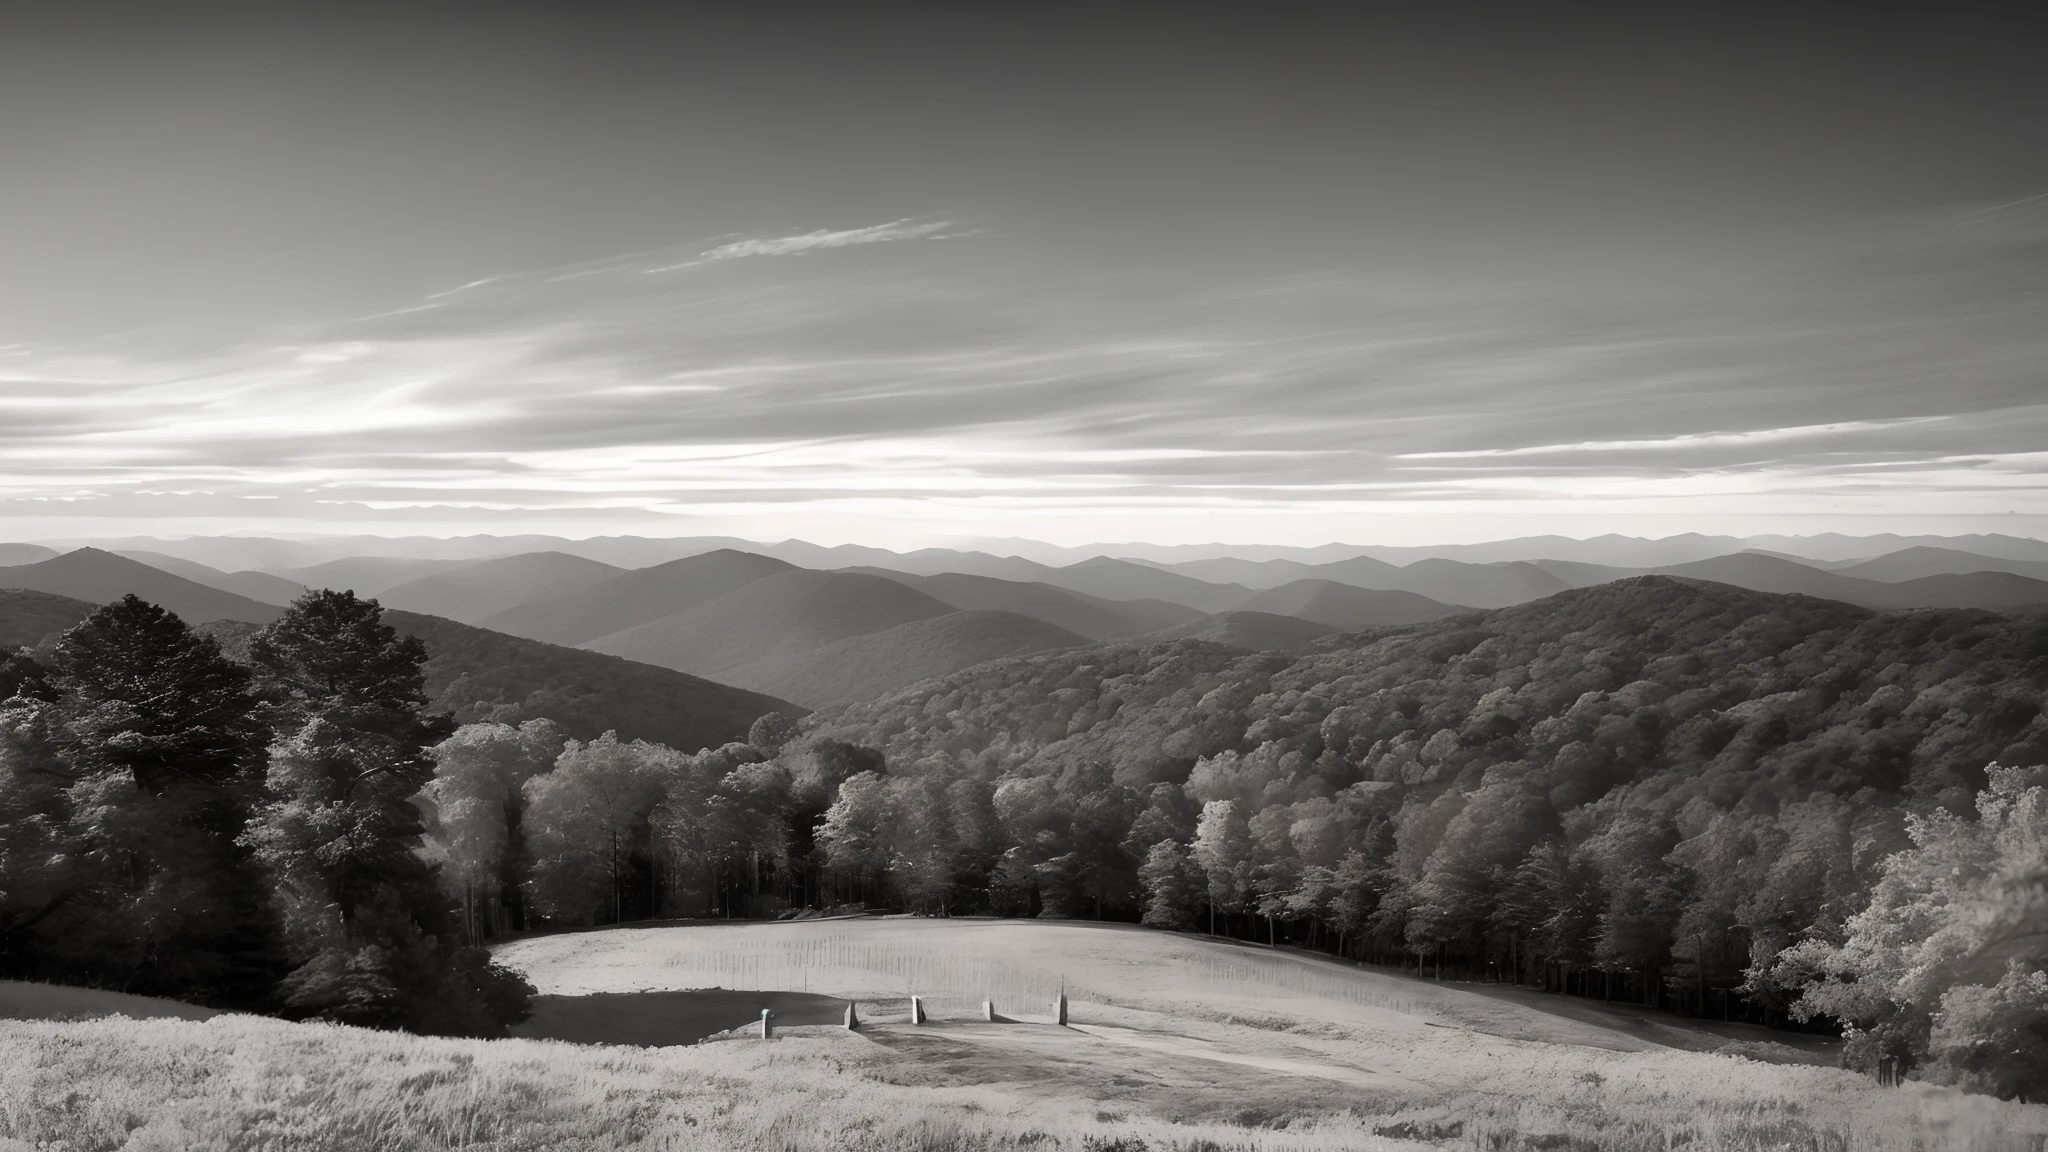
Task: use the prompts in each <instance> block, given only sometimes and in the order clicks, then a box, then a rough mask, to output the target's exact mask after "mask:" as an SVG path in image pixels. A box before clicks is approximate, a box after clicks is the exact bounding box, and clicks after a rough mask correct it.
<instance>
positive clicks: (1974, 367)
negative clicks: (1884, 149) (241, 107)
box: [0, 221, 2048, 539]
mask: <svg viewBox="0 0 2048 1152" xmlns="http://www.w3.org/2000/svg"><path fill="white" fill-rule="evenodd" d="M949 229H950V226H949V225H946V224H943V223H912V222H910V221H896V222H893V223H890V224H885V225H877V226H874V227H870V228H861V229H851V230H845V231H833V232H814V233H807V234H802V235H795V236H787V237H781V238H775V239H759V240H736V241H731V242H728V243H725V244H721V245H718V246H716V247H712V248H710V249H707V250H705V251H704V252H702V253H700V254H699V255H698V256H697V257H696V259H697V260H698V261H699V262H700V263H701V264H702V269H703V270H702V272H701V274H696V275H690V276H671V277H649V276H644V275H639V274H637V273H638V271H639V269H640V268H641V267H642V266H644V265H646V264H647V263H650V262H651V261H650V259H649V258H645V257H643V258H640V259H638V260H637V261H629V260H623V259H622V260H614V261H609V262H606V263H605V264H604V265H603V266H601V267H599V266H593V267H592V268H590V269H588V271H589V272H590V274H588V275H579V276H577V277H575V278H574V279H564V278H560V277H556V276H551V275H549V274H548V273H546V272H544V271H543V272H529V273H519V274H514V275H509V276H503V277H496V278H493V279H491V280H490V281H489V282H480V283H477V284H474V285H468V286H465V289H464V290H461V291H458V292H456V293H454V294H451V295H445V296H444V298H443V299H442V300H441V301H439V303H440V305H441V306H440V307H436V308H433V309H430V310H426V311H411V312H396V313H390V314H386V315H382V316H378V317H373V318H367V319H361V320H353V321H347V322H340V323H336V324H331V325H324V326H318V327H317V328H316V329H314V330H309V331H305V332H297V333H292V334H290V336H289V338H279V339H277V340H275V341H273V342H271V343H269V344H268V345H267V346H259V345H253V344H252V345H250V346H237V347H231V348H222V349H217V350H214V351H211V352H204V353H199V354H193V353H188V352H184V351H178V352H169V351H166V352H161V353H157V354H154V355H152V354H149V353H147V352H146V351H140V350H137V349H136V348H134V347H124V348H122V349H119V350H105V349H102V350H94V349H84V350H77V349H74V350H64V349H60V348H51V347H41V346H38V347H34V348H23V349H16V350H12V351H11V352H10V354H9V355H8V356H7V357H6V359H5V362H4V365H0V412H4V413H5V414H6V418H5V419H0V517H8V516H13V517H29V516H33V515H46V514H48V513H49V510H51V509H56V508H59V507H61V508H63V509H67V510H69V511H70V512H73V513H78V514H80V515H85V514H90V515H95V516H100V517H103V518H108V519H116V520H117V519H121V518H124V517H125V518H130V519H133V520H141V521H149V520H157V521H160V520H162V519H163V518H165V517H168V516H172V515H174V514H175V515H178V516H187V517H200V518H203V517H213V518H216V519H217V520H219V521H221V522H224V523H235V524H237V525H238V524H239V522H238V521H237V518H238V517H246V516H247V515H249V512H248V508H249V502H251V501H261V502H262V503H263V504H264V505H265V510H264V512H263V515H264V516H266V517H268V518H269V521H268V522H272V523H277V522H292V521H294V520H296V522H298V523H300V524H301V527H302V528H303V527H305V526H317V525H320V524H330V523H335V522H336V521H337V518H344V517H347V516H357V517H363V518H370V517H374V516H387V515H388V516H399V517H407V516H415V515H416V516H420V517H426V516H430V515H433V516H445V517H447V518H448V521H447V522H467V521H464V520H463V518H464V517H470V518H485V519H484V520H479V521H478V522H489V523H508V524H509V523H521V522H524V523H529V524H531V523H538V522H540V521H542V520H546V521H547V522H548V523H550V524H552V525H554V526H556V527H558V528H559V527H561V526H562V525H563V524H564V523H565V521H568V522H573V523H575V524H586V523H587V524H588V525H589V527H588V530H589V531H599V530H612V531H617V530H633V529H634V528H635V527H636V526H638V527H639V528H641V529H643V530H644V529H645V528H646V526H647V525H649V524H658V523H662V522H666V521H668V520H669V519H670V518H673V517H676V516H680V515H693V516H703V517H725V518H727V520H728V521H733V522H745V523H752V524H755V525H757V527H756V528H754V529H752V530H751V531H752V532H754V533H758V534H764V535H774V534H778V533H788V534H799V533H800V532H802V531H805V530H807V529H806V528H805V527H804V526H805V525H811V526H813V528H815V526H816V525H818V524H821V523H822V524H827V525H837V526H838V527H836V528H834V529H833V530H834V531H836V532H840V533H842V534H843V536H845V537H859V536H862V535H864V534H869V533H870V532H871V531H872V532H880V531H882V526H885V525H887V524H890V523H898V522H913V521H914V522H920V523H922V522H925V521H928V520H929V521H935V522H936V521H945V522H948V523H957V524H960V525H963V526H967V527H969V528H971V529H972V531H974V532H976V533H980V534H987V533H988V532H990V531H995V530H997V528H998V522H1000V526H1001V530H1002V531H1011V530H1013V529H1014V530H1015V531H1017V532H1018V533H1020V534H1027V535H1028V534H1031V533H1032V532H1034V531H1039V532H1043V531H1045V530H1046V526H1047V525H1049V524H1050V525H1053V526H1055V527H1059V530H1060V531H1061V532H1063V533H1064V532H1067V531H1069V530H1072V531H1080V529H1079V528H1072V527H1071V526H1072V525H1079V524H1108V523H1122V524H1125V525H1127V528H1125V529H1124V530H1123V531H1124V532H1126V533H1127V534H1131V535H1138V536H1142V535H1146V534H1156V533H1158V532H1163V531H1166V530H1168V529H1167V528H1166V527H1164V526H1167V525H1172V524H1182V525H1186V526H1187V527H1185V529H1184V530H1185V531H1186V532H1189V533H1196V534H1199V535H1201V536H1203V537H1205V538H1213V537H1214V535H1215V533H1216V532H1218V531H1220V529H1217V528H1203V527H1201V525H1203V524H1208V523H1211V522H1212V521H1211V520H1210V519H1204V518H1205V517H1206V518H1215V519H1214V520H1213V522H1214V523H1217V524H1238V525H1242V526H1244V527H1243V529H1242V530H1243V531H1244V532H1255V531H1261V530H1263V528H1262V525H1265V526H1273V525H1280V524H1283V523H1295V522H1299V523H1304V524H1306V523H1315V524H1318V525H1321V526H1322V527H1320V528H1318V529H1316V530H1315V533H1314V534H1315V536H1318V537H1321V538H1326V539H1328V538H1343V537H1346V536H1351V537H1359V536H1360V535H1361V533H1362V532H1364V531H1365V529H1362V528H1359V527H1357V525H1360V524H1365V523H1368V522H1370V523H1378V522H1379V520H1375V519H1373V518H1384V517H1387V516H1399V515H1408V514H1411V513H1412V514H1418V515H1419V514H1421V513H1419V512H1417V510H1421V509H1427V510H1430V511H1429V513H1428V514H1429V515H1432V516H1446V515H1451V514H1453V512H1456V514H1459V515H1464V514H1467V513H1469V512H1470V511H1471V510H1473V509H1480V510H1490V511H1487V513H1486V514H1487V515H1493V516H1497V517H1501V518H1504V519H1506V520H1509V521H1510V522H1512V523H1515V524H1521V525H1522V526H1523V527H1527V526H1528V525H1527V524H1526V523H1523V522H1524V521H1526V519H1527V517H1528V516H1530V515H1535V514H1536V513H1537V512H1538V511H1540V510H1549V511H1548V512H1545V514H1552V513H1555V512H1556V511H1557V510H1558V509H1565V510H1570V511H1571V512H1572V514H1575V515H1588V514H1590V513H1588V512H1587V511H1586V510H1587V509H1596V510H1600V514H1601V515H1606V516H1610V517H1611V516H1619V515H1622V514H1623V513H1624V512H1626V513H1627V514H1630V515H1639V516H1642V517H1645V518H1655V517H1662V518H1663V519H1662V520H1657V521H1655V522H1658V523H1668V524H1671V525H1673V527H1672V529H1671V530H1677V527H1676V525H1678V524H1680V523H1681V521H1677V520H1672V519H1670V518H1671V517H1674V516H1688V517H1697V516H1698V515H1700V514H1702V510H1707V511H1711V512H1712V513H1713V514H1714V515H1722V516H1743V515H1747V516H1769V515H1777V514H1778V513H1779V512H1780V511H1783V510H1787V509H1792V510H1803V511H1804V512H1806V513H1811V514H1814V515H1823V514H1826V515H1834V514H1838V513H1846V512H1856V511H1858V510H1861V511H1863V512H1866V513H1868V514H1870V515H1873V516H1890V515H1894V514H1896V513H1898V511H1899V510H1900V509H1902V508H1911V509H1914V510H1916V514H1924V515H1927V516H1962V515H1977V514H1989V513H2003V512H2005V511H2007V510H2008V509H2017V510H2020V511H2026V512H2038V513H2044V514H2048V459H2044V458H2043V457H2042V456H2041V455H2040V454H2039V445H2040V444H2042V443H2048V405H2044V404H2043V402H2042V401H2041V399H2040V397H2039V377H2038V368H2039V365H2040V364H2041V363H2043V362H2044V361H2048V335H2044V334H2048V324H2043V323H2042V319H2043V315H2044V308H2043V307H2042V299H2043V294H2042V293H2040V292H2038V291H2036V290H2034V289H2033V288H2031V287H2027V285H2029V284H2031V283H2032V282H2031V281H2027V280H2025V279H2024V278H2020V279H2018V280H2017V281H2016V279H2015V277H2016V275H2017V273H2016V272H2015V265H2014V261H2015V260H2024V259H2026V256H2025V254H2024V252H2021V253H2019V254H2018V255H2015V254H2014V252H2013V251H2010V250H2007V251H2001V252H1987V253H1984V254H1983V262H1972V261H1975V260H1977V259H1978V257H1975V256H1971V255H1970V254H1969V253H1967V252H1965V253H1963V254H1962V255H1960V256H1959V255H1957V253H1956V252H1954V251H1943V252H1940V253H1935V254H1925V253H1922V254H1916V253H1913V252H1908V253H1906V254H1905V255H1904V256H1900V255H1899V254H1897V253H1891V252H1887V253H1884V254H1882V255H1883V256H1884V260H1883V261H1882V262H1879V263H1875V264H1873V263H1864V264H1853V263H1851V264H1842V263H1839V262H1837V263H1828V262H1825V261H1817V262H1808V263H1807V264H1804V265H1802V266H1801V267H1800V268H1799V269H1797V270H1796V271H1797V274H1796V275H1792V274H1772V275H1764V274H1762V273H1759V274H1757V275H1755V276H1754V277H1751V278H1747V279H1738V280H1732V281H1730V282H1728V283H1711V284H1675V283H1674V284H1668V285H1652V286H1651V288H1653V289H1654V290H1646V289H1644V288H1643V286H1640V285H1628V286H1625V287H1624V288H1619V289H1610V288H1607V287H1605V286H1600V285H1586V284H1580V285H1563V284H1560V285H1544V286H1541V287H1540V288H1531V289H1527V290H1523V291H1516V290H1513V289H1512V288H1510V287H1504V286H1503V285H1501V284H1499V283H1474V284H1471V285H1469V286H1467V287H1465V288H1464V289H1462V290H1461V289H1459V288H1457V287H1456V286H1455V285H1445V284H1442V283H1438V284H1432V285H1430V286H1428V288H1427V289H1426V290H1425V289H1421V288H1418V289H1416V290H1414V291H1404V290H1402V289H1401V287H1400V286H1399V285H1398V284H1390V283H1389V282H1388V280H1387V279H1386V278H1385V277H1384V276H1369V275H1367V274H1365V273H1362V272H1359V273H1345V272H1343V271H1342V270H1335V271H1329V272H1326V273H1323V274H1320V275H1317V276H1315V277H1276V278H1271V279H1264V278H1249V277H1248V278H1246V279H1244V280H1242V281H1230V280H1220V281H1215V282H1208V283H1204V282H1201V281H1199V280H1192V279H1191V280H1190V281H1188V282H1184V283H1178V284H1171V283H1162V282H1160V280H1159V279H1158V278H1156V277H1152V276H1148V275H1146V274H1143V273H1141V272H1129V271H1127V270H1121V269H1114V268H1111V269H1105V268H1102V267H1092V268H1087V269H1080V270H1075V269H1068V268H1062V267H1059V266H1057V265H1056V263H1055V262H1052V261H1048V260H1033V259H1024V258H1022V255H1024V254H1020V253H1019V252H1018V251H1017V250H1015V249H1014V248H1012V247H1007V245H1014V244H1016V243H1017V241H1016V240H1015V238H1009V237H992V238H990V239H989V240H988V242H987V243H982V244H975V245H943V246H935V247H934V248H932V249H931V250H930V251H929V252H928V253H926V254H923V256H922V257H921V258H920V259H919V260H916V261H908V262H868V261H861V262H841V261H750V260H747V259H744V258H745V257H750V256H765V255H784V254H794V253H800V252H806V251H811V250H814V249H824V248H836V247H844V246H847V245H857V244H871V243H880V242H886V241H891V240H897V239H911V238H916V237H938V236H942V235H949V234H952V233H951V232H950V231H949ZM719 253H722V255H714V254H719ZM1031 255H1036V254H1035V253H1033V254H1031ZM1922 256H1925V258H1926V259H1927V260H1929V261H1933V262H1932V263H1918V264H1916V263H1909V262H1905V261H1906V258H1907V257H1912V258H1914V259H1920V258H1922ZM1936 256H1938V257H1939V259H1938V260H1936V259H1935V257H1936ZM855 263H858V265H859V266H855ZM2016 282H2017V283H2019V284H2020V285H2021V286H2022V288H2024V289H2025V290H2023V291H2013V290H2011V288H2012V286H2013V285H2014V284H2015V283H2016ZM1708 430H1711V431H1708ZM436 509H439V510H441V511H438V512H437V511H435V510H436ZM1404 510H1405V511H1404ZM1459 510H1462V511H1459ZM522 516H525V517H527V520H526V521H521V520H520V519H519V518H520V517H522ZM576 516H586V517H592V518H596V519H592V520H589V521H580V520H570V518H573V517H576ZM1119 517H1120V518H1121V519H1117V518H1119ZM549 518H553V519H549ZM1233 518H1235V519H1233ZM1360 518H1365V519H1360ZM1697 522H1698V521H1697V520H1696V519H1694V520H1685V521H1682V523H1684V524H1687V525H1691V524H1695V523H1697ZM693 523H695V521H693ZM1616 523H1620V521H1616ZM1345 525H1352V526H1353V527H1350V528H1347V527H1345ZM1610 526H1611V525H1610ZM1103 530H1104V531H1114V529H1103ZM1174 530H1175V531H1181V530H1182V529H1174ZM1274 530H1275V531H1278V530H1279V529H1278V528H1274ZM1596 530H1605V529H1596ZM1302 531H1304V532H1307V531H1309V530H1308V529H1303V530H1302Z"/></svg>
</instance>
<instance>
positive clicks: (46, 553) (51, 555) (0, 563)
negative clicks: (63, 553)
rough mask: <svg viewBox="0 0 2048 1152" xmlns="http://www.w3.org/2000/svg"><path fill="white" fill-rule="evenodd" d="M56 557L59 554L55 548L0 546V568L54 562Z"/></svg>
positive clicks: (37, 545)
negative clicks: (46, 561)
mask: <svg viewBox="0 0 2048 1152" xmlns="http://www.w3.org/2000/svg"><path fill="white" fill-rule="evenodd" d="M58 555H60V553H58V551H57V550H56V549H55V548H45V547H43V546H42V545H41V544H0V568H4V567H11V566H13V565H16V564H37V563H40V562H42V561H44V560H54V559H56V558H57V557H58Z"/></svg>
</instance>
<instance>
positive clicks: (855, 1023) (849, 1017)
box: [846, 1000, 860, 1032]
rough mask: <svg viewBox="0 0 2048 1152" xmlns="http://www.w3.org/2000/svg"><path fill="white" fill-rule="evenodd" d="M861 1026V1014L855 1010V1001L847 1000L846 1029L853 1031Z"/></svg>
mask: <svg viewBox="0 0 2048 1152" xmlns="http://www.w3.org/2000/svg"><path fill="white" fill-rule="evenodd" d="M859 1027H860V1015H859V1014H858V1013H856V1012H855V1011H854V1010H853V1001H851V1000H848V1001H847V1002H846V1030H847V1031H848V1032H852V1031H854V1030H855V1029H857V1028H859Z"/></svg>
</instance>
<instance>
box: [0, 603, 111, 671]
mask: <svg viewBox="0 0 2048 1152" xmlns="http://www.w3.org/2000/svg"><path fill="white" fill-rule="evenodd" d="M97 607H99V605H97V604H88V603H86V602H85V601H83V600H73V599H72V598H71V597H69V596H59V595H56V594H55V593H52V592H35V591H31V590H29V589H26V588H0V656H5V655H6V654H7V653H9V652H12V651H14V650H15V649H16V648H33V647H35V646H36V645H38V644H41V643H42V642H43V641H44V640H47V639H48V638H50V637H51V636H52V635H54V634H56V633H58V632H62V631H63V630H64V629H66V628H69V627H71V626H72V625H73V624H76V623H78V622H79V621H80V620H83V619H85V618H86V616H88V615H89V614H91V612H92V610H93V609H94V608H97Z"/></svg>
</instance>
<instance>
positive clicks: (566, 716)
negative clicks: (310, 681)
mask: <svg viewBox="0 0 2048 1152" xmlns="http://www.w3.org/2000/svg"><path fill="white" fill-rule="evenodd" d="M102 555H108V556H111V554H105V553H103V554H102ZM112 558H113V559H120V558H119V557H112ZM124 571H125V569H124ZM140 594H141V593H138V595H140ZM109 599H111V597H109ZM96 607H98V604H96V603H91V602H88V601H85V600H80V599H75V598H72V597H67V596H59V595H55V594H52V593H48V592H38V591H31V590H26V589H12V588H0V655H4V654H5V653H6V652H7V651H12V650H13V649H17V648H35V647H37V646H39V645H42V644H44V643H46V642H48V641H51V640H53V639H55V637H56V636H57V634H58V633H60V632H62V631H63V630H64V629H66V628H69V627H71V626H72V625H73V624H76V623H78V622H79V621H80V620H83V619H84V618H85V617H86V616H88V615H90V614H91V613H92V611H93V609H95V608H96ZM180 615H183V613H180ZM384 620H385V622H386V623H388V624H390V625H392V626H393V627H394V628H396V629H398V631H399V632H400V633H402V634H408V635H413V636H418V637H419V638H420V639H421V640H422V641H424V642H425V643H426V646H427V653H428V659H427V666H426V673H427V693H428V697H429V699H430V701H431V702H432V705H433V707H434V708H436V709H438V710H441V711H446V712H450V713H453V714H454V716H455V717H456V719H458V720H460V721H463V722H464V723H469V722H474V721H479V720H498V721H503V722H506V723H515V724H516V723H520V722H523V721H526V720H532V719H536V718H540V717H546V718H547V719H550V720H554V721H555V722H557V723H559V724H561V725H562V726H563V727H564V728H565V729H567V730H568V732H569V733H570V735H572V736H575V737H577V738H578V739H583V740H589V739H593V738H595V737H597V736H599V735H602V734H603V733H604V732H606V731H607V730H616V731H617V732H618V733H619V735H620V736H623V737H625V738H627V739H645V740H656V741H660V742H661V743H664V744H668V745H670V746H672V747H676V748H688V749H696V748H702V747H707V746H716V745H719V744H724V743H727V742H729V741H733V740H740V739H744V738H745V737H746V734H747V729H748V728H749V727H750V726H751V725H752V724H753V722H754V721H755V720H756V719H758V718H759V717H761V716H763V715H766V714H767V713H770V712H781V713H784V714H786V715H789V716H799V715H802V714H803V713H804V712H806V711H807V709H805V708H803V707H801V706H799V705H796V704H792V703H789V702H787V701H784V700H780V699H777V698H775V697H772V696H766V695H763V694H761V693H757V692H749V691H746V690H744V689H740V688H734V687H731V686H728V685H725V684H718V683H713V682H712V681H709V680H704V679H701V678H699V677H696V676H690V675H686V674H684V673H681V672H676V671H673V670H671V669H667V668H656V667H653V666H650V665H646V664H636V663H634V662H632V661H630V660H621V659H618V658H617V657H613V656H606V655H602V654H600V653H596V652H584V651H579V650H577V649H574V648H563V647H559V646H556V645H553V644H542V643H539V642H536V641H532V640H523V639H520V638H518V637H515V636H506V635H503V634H501V633H497V632H490V631H486V630H485V629H482V628H472V627H469V626H467V625H464V624H459V623H457V622H455V621H453V620H444V619H441V618H439V617H435V616H422V615H418V614H416V613H410V612H400V611H390V610H387V611H386V612H385V614H384ZM198 628H199V630H200V631H203V632H206V633H209V634H210V635H212V636H213V637H214V638H215V639H217V640H219V641H220V642H221V646H222V648H223V649H224V650H225V651H226V652H227V653H228V654H229V655H230V656H234V657H236V658H238V659H246V654H247V650H248V641H249V639H250V637H252V636H254V635H255V634H256V632H257V631H258V630H259V628H260V625H259V624H258V623H257V622H254V621H249V620H241V619H235V618H231V617H219V618H215V619H213V620H211V621H209V622H205V623H201V624H199V625H198Z"/></svg>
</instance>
